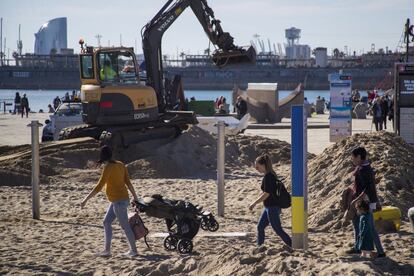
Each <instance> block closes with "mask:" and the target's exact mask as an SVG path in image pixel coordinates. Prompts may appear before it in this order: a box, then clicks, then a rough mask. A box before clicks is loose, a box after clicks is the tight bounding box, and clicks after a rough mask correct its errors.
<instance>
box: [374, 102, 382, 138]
mask: <svg viewBox="0 0 414 276" xmlns="http://www.w3.org/2000/svg"><path fill="white" fill-rule="evenodd" d="M383 114H384V111H383V110H382V101H381V98H379V97H377V98H376V99H375V101H374V104H373V105H372V121H373V123H374V124H375V130H376V131H379V130H382V123H383Z"/></svg>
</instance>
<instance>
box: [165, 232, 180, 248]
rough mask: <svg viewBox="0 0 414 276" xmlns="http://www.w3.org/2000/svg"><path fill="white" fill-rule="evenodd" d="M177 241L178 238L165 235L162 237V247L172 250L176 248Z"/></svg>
mask: <svg viewBox="0 0 414 276" xmlns="http://www.w3.org/2000/svg"><path fill="white" fill-rule="evenodd" d="M177 241H178V239H177V238H176V237H174V236H171V235H170V236H167V237H165V239H164V248H165V249H166V250H168V251H173V250H175V249H177Z"/></svg>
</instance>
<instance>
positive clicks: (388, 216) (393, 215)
mask: <svg viewBox="0 0 414 276" xmlns="http://www.w3.org/2000/svg"><path fill="white" fill-rule="evenodd" d="M373 215H374V222H375V228H376V229H377V230H378V231H379V232H382V233H386V232H390V231H391V232H397V231H399V230H400V226H401V210H400V209H398V208H397V207H393V206H384V207H382V210H381V211H377V212H374V213H373ZM381 230H382V231H381Z"/></svg>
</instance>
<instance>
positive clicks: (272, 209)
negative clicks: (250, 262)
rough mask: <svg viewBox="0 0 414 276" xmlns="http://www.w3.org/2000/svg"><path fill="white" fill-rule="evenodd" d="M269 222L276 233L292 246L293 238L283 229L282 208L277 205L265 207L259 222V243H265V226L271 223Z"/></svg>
mask: <svg viewBox="0 0 414 276" xmlns="http://www.w3.org/2000/svg"><path fill="white" fill-rule="evenodd" d="M269 223H270V225H271V226H272V228H273V230H274V231H275V232H276V234H277V235H278V236H279V237H280V238H282V240H283V241H284V242H285V243H286V244H287V245H289V246H292V240H291V239H290V237H289V235H288V234H286V232H285V231H283V228H282V225H281V223H280V208H279V207H277V206H269V207H265V208H264V209H263V213H262V215H261V216H260V219H259V223H258V224H257V244H258V245H262V244H263V242H264V240H265V228H266V227H267V226H268V225H269Z"/></svg>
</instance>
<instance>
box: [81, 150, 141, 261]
mask: <svg viewBox="0 0 414 276" xmlns="http://www.w3.org/2000/svg"><path fill="white" fill-rule="evenodd" d="M99 163H104V164H105V166H104V169H103V172H102V175H101V178H100V179H99V181H98V184H97V185H96V186H95V188H94V189H93V190H92V191H91V192H90V193H89V194H88V195H87V196H86V197H85V198H84V199H83V200H82V202H81V208H83V207H84V206H85V204H86V202H87V201H88V200H89V199H90V198H92V197H94V196H95V195H96V194H97V193H98V192H100V191H101V190H102V188H103V187H104V186H105V192H106V196H107V198H108V200H109V201H110V205H109V207H108V210H107V212H106V215H105V219H104V221H103V225H104V230H105V249H104V251H103V252H101V253H98V255H99V256H103V257H107V256H110V255H111V240H112V222H113V221H114V220H115V218H117V219H118V221H119V224H120V225H121V227H122V229H123V230H124V232H125V235H126V237H127V239H128V243H129V249H130V250H129V252H127V253H125V254H124V255H125V256H126V257H134V256H136V255H137V248H136V245H135V236H134V233H133V232H132V228H131V226H130V225H129V223H128V213H127V208H128V205H129V196H128V190H129V191H130V192H131V194H132V195H133V197H134V200H135V201H137V199H138V198H137V195H136V193H135V190H134V187H133V186H132V184H131V181H130V179H129V175H128V170H127V168H126V167H125V165H124V164H123V163H122V162H120V161H115V160H113V159H112V151H111V149H110V148H109V147H108V146H103V147H102V148H101V157H100V160H99Z"/></svg>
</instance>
